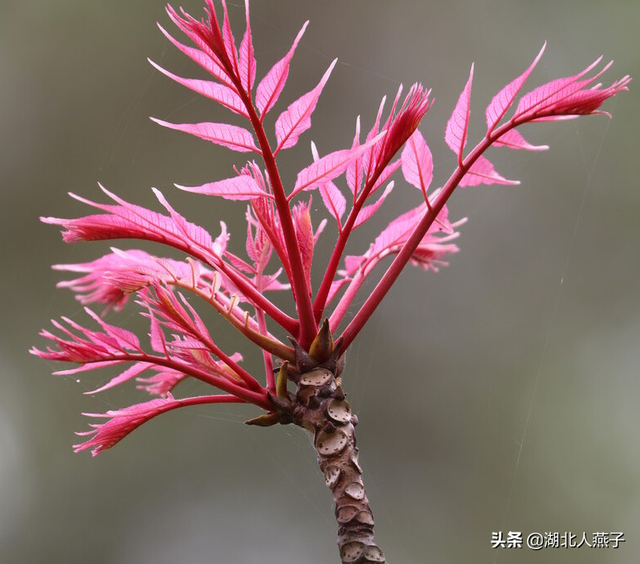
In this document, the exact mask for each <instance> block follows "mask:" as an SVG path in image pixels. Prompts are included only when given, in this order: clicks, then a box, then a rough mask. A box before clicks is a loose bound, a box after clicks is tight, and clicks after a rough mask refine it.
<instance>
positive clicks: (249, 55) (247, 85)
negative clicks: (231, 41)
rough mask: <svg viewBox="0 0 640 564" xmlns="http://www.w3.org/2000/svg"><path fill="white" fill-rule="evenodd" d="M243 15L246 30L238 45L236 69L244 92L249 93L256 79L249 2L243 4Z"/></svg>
mask: <svg viewBox="0 0 640 564" xmlns="http://www.w3.org/2000/svg"><path fill="white" fill-rule="evenodd" d="M245 14H246V22H247V29H246V31H245V32H244V37H243V38H242V43H240V59H239V62H238V67H239V71H240V80H241V81H242V86H243V87H244V89H245V91H246V92H251V89H252V88H253V81H254V80H255V78H256V59H255V57H254V55H253V40H252V37H251V23H250V21H249V0H247V1H246V2H245Z"/></svg>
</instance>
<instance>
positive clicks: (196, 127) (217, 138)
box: [151, 118, 260, 153]
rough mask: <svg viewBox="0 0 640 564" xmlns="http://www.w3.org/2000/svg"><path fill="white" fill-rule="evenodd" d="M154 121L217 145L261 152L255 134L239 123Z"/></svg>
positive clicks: (235, 149) (242, 150)
mask: <svg viewBox="0 0 640 564" xmlns="http://www.w3.org/2000/svg"><path fill="white" fill-rule="evenodd" d="M151 120H152V121H154V122H156V123H157V124H159V125H161V126H163V127H167V128H169V129H175V130H176V131H183V132H184V133H189V134H190V135H195V136H196V137H200V139H204V140H205V141H211V142H212V143H215V144H217V145H222V146H223V147H228V148H229V149H232V150H234V151H238V152H239V153H246V152H249V151H255V152H256V153H259V152H260V149H258V147H256V144H255V141H254V139H253V135H252V134H251V132H249V131H248V130H247V129H245V128H244V127H238V126H237V125H229V124H227V123H211V122H203V123H182V124H177V123H169V122H166V121H163V120H160V119H156V118H151Z"/></svg>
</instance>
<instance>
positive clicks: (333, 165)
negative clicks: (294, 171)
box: [289, 132, 385, 198]
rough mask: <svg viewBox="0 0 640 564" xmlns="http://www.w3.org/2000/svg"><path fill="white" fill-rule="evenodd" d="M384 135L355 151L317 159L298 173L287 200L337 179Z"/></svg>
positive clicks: (339, 152)
mask: <svg viewBox="0 0 640 564" xmlns="http://www.w3.org/2000/svg"><path fill="white" fill-rule="evenodd" d="M384 135H385V132H382V133H380V134H379V135H376V136H375V137H374V138H373V139H370V140H369V141H367V142H366V143H365V144H364V145H360V146H359V147H356V148H355V149H343V150H341V151H334V152H333V153H329V154H328V155H325V156H324V157H322V158H321V159H317V160H316V161H315V162H314V163H312V164H310V165H309V166H308V167H307V168H303V169H302V170H301V171H300V172H299V173H298V177H297V178H296V185H295V186H294V188H293V192H291V195H290V196H289V198H292V197H293V196H295V195H296V194H297V193H298V192H300V191H301V190H311V189H313V188H315V187H317V186H319V185H320V184H324V183H326V182H330V181H331V180H333V179H334V178H337V177H338V176H340V175H341V174H342V173H343V172H344V171H345V170H347V167H348V166H349V164H350V163H351V162H352V161H353V160H354V159H356V158H357V157H359V156H360V155H361V154H362V153H364V152H365V151H366V150H367V149H368V148H369V147H371V146H372V145H375V143H377V142H378V141H379V140H380V139H381V138H382V137H383V136H384ZM314 149H315V146H314ZM316 157H317V151H316Z"/></svg>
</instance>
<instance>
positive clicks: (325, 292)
mask: <svg viewBox="0 0 640 564" xmlns="http://www.w3.org/2000/svg"><path fill="white" fill-rule="evenodd" d="M391 158H393V155H392V156H391V157H389V159H388V160H387V161H386V162H385V163H383V164H382V165H381V166H378V167H377V168H376V170H375V171H374V173H373V176H372V177H371V178H370V179H369V181H368V182H367V184H366V185H365V187H364V189H363V190H362V192H361V194H360V196H359V197H358V199H357V200H356V202H355V203H354V205H353V208H352V209H351V212H350V213H349V217H348V218H347V221H346V223H345V224H344V227H343V229H342V231H341V232H340V234H339V235H338V241H337V242H336V246H335V248H334V249H333V252H332V253H331V258H330V259H329V264H327V270H326V271H325V273H324V276H323V278H322V283H321V284H320V288H319V289H318V293H317V294H316V299H315V301H314V302H313V311H314V313H315V320H316V322H319V320H320V319H322V314H323V313H324V309H325V307H326V305H327V297H328V296H329V291H330V290H331V284H332V282H333V279H334V277H335V275H336V272H337V270H338V266H340V260H341V259H342V253H343V252H344V248H345V247H346V245H347V241H348V240H349V236H350V235H351V233H352V231H353V225H354V224H355V222H356V219H357V218H358V214H359V213H360V210H361V209H362V206H363V205H364V202H365V201H366V199H367V198H368V197H369V194H370V193H371V190H372V189H373V187H374V186H375V183H376V182H377V180H378V178H380V175H381V174H382V173H383V172H384V169H385V168H386V166H387V165H388V164H389V162H390V161H391ZM343 350H346V347H345V348H343Z"/></svg>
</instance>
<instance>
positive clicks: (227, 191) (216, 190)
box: [176, 174, 272, 200]
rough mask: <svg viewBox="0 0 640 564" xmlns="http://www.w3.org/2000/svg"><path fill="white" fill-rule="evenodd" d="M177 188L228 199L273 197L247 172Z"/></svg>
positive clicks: (177, 186)
mask: <svg viewBox="0 0 640 564" xmlns="http://www.w3.org/2000/svg"><path fill="white" fill-rule="evenodd" d="M176 188H179V189H180V190H184V191H185V192H194V193H196V194H205V195H207V196H220V197H222V198H225V199H226V200H251V199H253V198H259V197H265V198H271V197H272V196H271V195H270V194H267V192H265V191H264V190H263V189H262V188H260V186H259V185H258V183H257V182H256V181H255V179H254V178H252V177H251V176H249V175H247V174H241V175H239V176H234V177H232V178H226V179H225V180H218V181H217V182H209V183H207V184H203V185H202V186H179V185H178V184H176Z"/></svg>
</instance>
